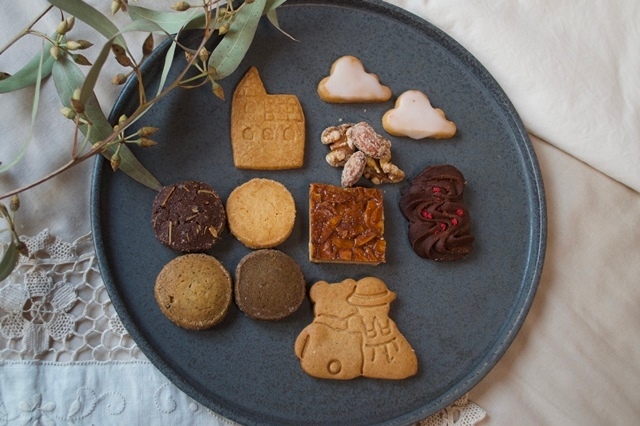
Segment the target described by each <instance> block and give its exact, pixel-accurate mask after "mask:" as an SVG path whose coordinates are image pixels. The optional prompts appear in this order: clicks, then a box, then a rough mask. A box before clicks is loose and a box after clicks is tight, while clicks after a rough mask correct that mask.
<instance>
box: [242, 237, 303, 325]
mask: <svg viewBox="0 0 640 426" xmlns="http://www.w3.org/2000/svg"><path fill="white" fill-rule="evenodd" d="M234 286H235V300H236V304H237V305H238V307H239V308H240V310H241V311H242V312H244V313H245V314H246V315H247V316H249V317H250V318H253V319H259V320H279V319H282V318H285V317H287V316H289V315H291V314H292V313H294V312H295V311H296V310H298V308H299V307H300V305H301V304H302V301H303V300H304V296H305V292H306V290H305V287H306V286H305V281H304V276H303V275H302V270H301V269H300V266H298V264H297V263H296V261H295V260H293V259H292V258H291V257H289V256H287V255H286V254H284V253H283V252H281V251H278V250H271V249H264V250H257V251H254V252H251V253H249V254H248V255H246V256H245V257H244V258H243V259H242V260H241V261H240V263H238V266H237V268H236V279H235V284H234Z"/></svg>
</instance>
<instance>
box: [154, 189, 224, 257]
mask: <svg viewBox="0 0 640 426" xmlns="http://www.w3.org/2000/svg"><path fill="white" fill-rule="evenodd" d="M226 220H227V215H226V213H225V211H224V205H223V204H222V200H221V199H220V196H219V195H218V194H217V193H216V192H215V191H214V190H213V189H212V188H211V187H210V186H209V185H207V184H205V183H202V182H196V181H185V182H180V183H176V184H174V185H171V186H166V187H164V188H163V189H162V190H161V191H160V192H158V195H156V198H155V200H154V201H153V208H152V213H151V223H152V225H153V231H154V232H155V234H156V237H157V238H158V240H160V242H161V243H162V244H164V245H166V246H167V247H170V248H172V249H173V250H176V251H181V252H187V253H190V252H199V251H205V250H208V249H210V248H211V247H213V245H214V244H215V243H217V242H218V240H220V235H221V233H222V231H223V230H224V226H225V223H226Z"/></svg>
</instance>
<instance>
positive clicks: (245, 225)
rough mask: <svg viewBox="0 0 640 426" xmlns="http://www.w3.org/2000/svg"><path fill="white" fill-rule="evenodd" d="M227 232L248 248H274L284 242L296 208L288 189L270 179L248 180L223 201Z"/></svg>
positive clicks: (292, 223) (291, 228)
mask: <svg viewBox="0 0 640 426" xmlns="http://www.w3.org/2000/svg"><path fill="white" fill-rule="evenodd" d="M226 210H227V218H228V221H229V230H230V231H231V233H232V234H233V235H234V236H235V237H236V238H237V239H238V240H239V241H240V242H241V243H242V244H244V245H245V246H247V247H249V248H252V249H264V248H271V247H275V246H277V245H278V244H280V243H282V242H284V241H285V240H286V239H287V238H288V237H289V235H291V231H292V230H293V225H294V222H295V219H296V206H295V203H294V201H293V196H292V195H291V193H290V192H289V190H288V189H287V188H286V187H285V186H284V185H283V184H281V183H280V182H276V181H274V180H271V179H261V178H256V179H251V180H250V181H248V182H246V183H244V184H242V185H240V186H239V187H237V188H236V189H234V190H233V191H232V192H231V194H230V195H229V198H227V206H226Z"/></svg>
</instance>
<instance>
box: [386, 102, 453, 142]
mask: <svg viewBox="0 0 640 426" xmlns="http://www.w3.org/2000/svg"><path fill="white" fill-rule="evenodd" d="M382 126H383V127H384V129H385V130H386V131H387V132H388V133H389V134H391V135H394V136H408V137H410V138H412V139H423V138H435V139H446V138H450V137H452V136H453V135H454V134H455V133H456V125H455V123H454V122H453V121H449V120H447V119H446V117H445V115H444V111H442V110H441V109H440V108H434V107H433V106H431V102H430V101H429V98H428V97H427V95H425V94H424V93H422V92H420V91H418V90H409V91H407V92H404V93H403V94H402V95H400V96H399V97H398V99H397V100H396V105H395V108H393V109H391V110H389V111H387V112H386V113H385V114H384V116H383V117H382Z"/></svg>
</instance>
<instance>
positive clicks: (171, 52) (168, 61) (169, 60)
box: [156, 40, 178, 96]
mask: <svg viewBox="0 0 640 426" xmlns="http://www.w3.org/2000/svg"><path fill="white" fill-rule="evenodd" d="M177 46H178V43H177V42H176V41H175V40H173V41H172V42H171V45H170V46H169V49H167V53H166V56H165V57H164V66H163V67H162V73H161V74H160V82H159V83H158V93H157V94H156V96H158V95H159V94H160V93H161V92H162V89H163V88H164V84H165V82H166V81H167V77H168V76H169V71H171V65H173V58H174V57H175V53H176V47H177Z"/></svg>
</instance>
